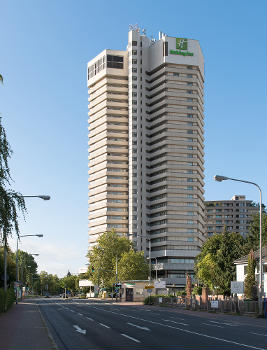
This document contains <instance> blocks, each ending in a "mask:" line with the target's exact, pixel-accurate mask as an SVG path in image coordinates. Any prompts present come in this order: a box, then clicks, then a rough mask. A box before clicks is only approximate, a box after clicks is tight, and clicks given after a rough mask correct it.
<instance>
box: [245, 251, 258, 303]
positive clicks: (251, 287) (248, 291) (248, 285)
mask: <svg viewBox="0 0 267 350" xmlns="http://www.w3.org/2000/svg"><path fill="white" fill-rule="evenodd" d="M255 268H256V260H255V257H254V252H253V250H251V251H250V253H249V255H248V269H247V276H246V278H245V296H246V297H247V298H249V299H254V300H255V299H256V298H257V283H256V279H255Z"/></svg>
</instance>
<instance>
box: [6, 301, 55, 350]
mask: <svg viewBox="0 0 267 350" xmlns="http://www.w3.org/2000/svg"><path fill="white" fill-rule="evenodd" d="M0 350H56V346H55V345H54V343H53V341H52V339H51V338H50V335H49V332H48V329H47V327H46V325H45V322H44V320H43V318H42V316H41V313H40V311H39V308H38V305H37V304H35V303H34V302H29V301H23V302H20V303H19V304H18V305H16V304H14V305H13V306H12V308H11V309H10V310H9V311H8V312H7V313H3V314H2V313H1V314H0Z"/></svg>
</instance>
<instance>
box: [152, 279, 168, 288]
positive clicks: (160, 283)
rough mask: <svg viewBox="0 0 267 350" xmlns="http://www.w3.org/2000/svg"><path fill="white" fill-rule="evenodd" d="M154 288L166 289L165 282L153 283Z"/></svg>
mask: <svg viewBox="0 0 267 350" xmlns="http://www.w3.org/2000/svg"><path fill="white" fill-rule="evenodd" d="M154 285H155V288H166V281H157V282H155V283H154Z"/></svg>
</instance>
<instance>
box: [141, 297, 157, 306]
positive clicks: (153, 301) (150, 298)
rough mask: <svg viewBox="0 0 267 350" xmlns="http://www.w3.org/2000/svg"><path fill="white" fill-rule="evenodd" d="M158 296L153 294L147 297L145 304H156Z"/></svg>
mask: <svg viewBox="0 0 267 350" xmlns="http://www.w3.org/2000/svg"><path fill="white" fill-rule="evenodd" d="M157 298H158V296H155V295H151V296H150V297H146V298H145V300H144V304H145V305H154V304H155V300H156V299H157Z"/></svg>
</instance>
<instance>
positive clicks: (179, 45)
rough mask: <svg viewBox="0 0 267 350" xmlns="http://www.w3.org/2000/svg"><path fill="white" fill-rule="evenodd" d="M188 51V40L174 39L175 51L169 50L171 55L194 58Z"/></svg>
mask: <svg viewBox="0 0 267 350" xmlns="http://www.w3.org/2000/svg"><path fill="white" fill-rule="evenodd" d="M187 50H188V39H186V38H176V50H170V54H171V55H181V56H194V53H193V52H189V51H187Z"/></svg>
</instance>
